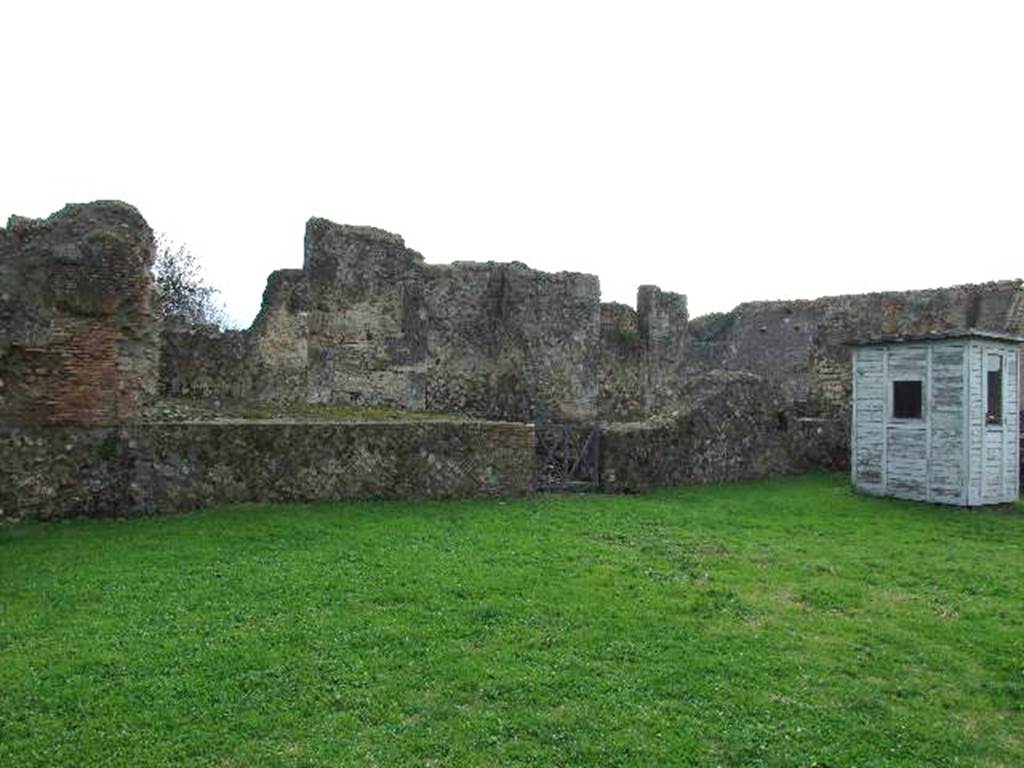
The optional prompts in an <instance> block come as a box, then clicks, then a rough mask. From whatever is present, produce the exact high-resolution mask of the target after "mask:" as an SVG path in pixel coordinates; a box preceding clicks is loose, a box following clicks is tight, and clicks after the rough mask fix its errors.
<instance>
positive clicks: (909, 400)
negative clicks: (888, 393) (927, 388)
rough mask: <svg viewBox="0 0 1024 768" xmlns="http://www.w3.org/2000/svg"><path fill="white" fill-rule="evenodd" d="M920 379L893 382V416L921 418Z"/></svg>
mask: <svg viewBox="0 0 1024 768" xmlns="http://www.w3.org/2000/svg"><path fill="white" fill-rule="evenodd" d="M921 390H922V385H921V382H920V381H894V382H893V383H892V417H893V418H894V419H920V418H921V400H922V397H921Z"/></svg>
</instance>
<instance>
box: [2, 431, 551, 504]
mask: <svg viewBox="0 0 1024 768" xmlns="http://www.w3.org/2000/svg"><path fill="white" fill-rule="evenodd" d="M533 439H534V436H533V427H532V426H531V425H529V424H511V423H500V422H463V421H429V422H400V423H332V424H327V423H308V422H307V423H282V422H238V423H177V424H132V425H124V426H119V427H90V428H83V427H74V426H56V425H54V426H27V427H25V426H23V427H10V426H6V427H0V455H2V456H3V457H4V461H3V462H2V463H0V520H2V519H40V520H46V519H54V518H63V517H74V516H82V515H86V516H105V515H117V516H121V515H138V514H148V513H157V512H180V511H186V510H190V509H195V508H197V507H201V506H208V505H215V504H227V503H234V502H250V501H260V502H289V501H317V500H328V499H350V498H373V497H380V498H395V497H418V498H449V497H474V496H499V495H500V496H506V495H519V494H524V493H527V492H529V490H530V487H531V482H532V473H533V454H534V443H533Z"/></svg>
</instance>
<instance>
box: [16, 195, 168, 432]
mask: <svg viewBox="0 0 1024 768" xmlns="http://www.w3.org/2000/svg"><path fill="white" fill-rule="evenodd" d="M153 255H154V246H153V233H152V231H151V230H150V228H149V226H148V225H147V224H146V222H145V220H144V219H143V218H142V216H141V215H140V214H139V212H138V211H137V210H135V209H134V208H132V207H131V206H129V205H126V204H124V203H120V202H95V203H88V204H84V205H68V206H66V207H65V208H64V209H63V210H61V211H58V212H57V213H55V214H53V215H52V216H50V217H49V218H47V219H40V220H33V219H24V218H19V217H12V218H11V220H10V221H9V223H8V226H7V228H6V229H0V424H83V425H84V424H113V423H117V422H121V421H125V420H130V419H133V418H135V417H137V416H138V415H139V414H140V412H141V409H142V406H143V404H144V403H145V401H146V400H147V398H148V397H150V396H151V395H153V394H154V392H155V388H156V383H157V366H158V353H159V347H158V333H159V318H158V315H157V313H156V312H155V309H154V303H155V294H154V290H153V281H152V276H151V274H150V268H151V266H152V263H153Z"/></svg>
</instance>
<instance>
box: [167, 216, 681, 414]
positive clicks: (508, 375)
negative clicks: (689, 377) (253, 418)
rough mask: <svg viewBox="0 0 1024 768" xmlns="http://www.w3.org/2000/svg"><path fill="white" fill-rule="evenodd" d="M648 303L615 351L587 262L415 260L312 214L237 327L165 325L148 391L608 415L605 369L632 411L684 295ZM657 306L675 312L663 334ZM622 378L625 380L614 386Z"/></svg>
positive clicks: (669, 357) (664, 351)
mask: <svg viewBox="0 0 1024 768" xmlns="http://www.w3.org/2000/svg"><path fill="white" fill-rule="evenodd" d="M652 290H654V291H656V290H657V289H652ZM673 302H674V303H673ZM649 305H650V306H649V309H647V310H645V312H644V315H643V316H644V318H645V327H647V326H650V328H651V329H652V332H651V334H650V339H648V337H647V336H645V337H644V338H643V339H642V350H641V351H640V353H639V354H638V355H636V356H632V355H630V354H625V355H621V356H618V357H616V356H614V354H609V349H610V348H609V346H608V345H607V344H606V343H603V341H602V338H603V336H602V320H601V312H602V310H601V303H600V285H599V283H598V280H597V278H596V277H595V276H593V275H586V274H579V273H573V272H558V273H547V272H541V271H538V270H534V269H530V268H529V267H527V266H526V265H524V264H521V263H518V262H512V263H508V264H498V263H494V262H484V263H476V262H456V263H454V264H451V265H428V264H425V263H424V261H423V258H422V257H421V256H420V255H419V254H418V253H416V252H415V251H412V250H410V249H408V248H407V247H406V246H405V244H404V242H403V241H402V239H401V238H400V237H399V236H397V235H393V234H390V233H387V232H384V231H382V230H378V229H374V228H371V227H352V226H345V225H339V224H333V223H331V222H328V221H326V220H323V219H311V220H310V221H309V223H308V225H307V228H306V240H305V256H304V262H303V268H302V269H301V270H282V271H280V272H275V273H274V274H273V275H271V277H270V280H269V281H268V285H267V290H266V292H265V293H264V298H263V306H262V309H261V311H260V314H259V316H258V317H257V318H256V321H255V322H254V323H253V326H252V327H251V328H250V329H249V330H248V331H245V332H241V333H240V334H230V333H228V334H213V335H211V334H209V333H206V332H196V331H191V330H187V329H169V330H168V331H167V332H165V335H164V342H163V353H164V364H163V366H162V370H161V389H162V391H163V392H164V393H165V394H168V395H180V396H189V397H199V398H204V399H216V398H241V399H245V398H250V399H255V400H277V401H298V402H311V403H331V404H341V405H385V406H396V407H400V408H409V409H415V410H423V409H426V410H432V411H438V412H457V413H466V414H472V415H475V416H479V417H483V418H493V419H507V420H515V421H557V420H573V421H586V420H594V419H596V418H600V417H608V415H607V414H606V413H605V412H604V411H603V410H602V407H603V404H604V403H606V402H611V401H613V400H614V399H615V397H613V396H612V395H610V394H608V393H604V394H602V387H603V386H604V384H603V383H602V382H603V381H604V382H606V383H607V382H610V381H614V382H615V383H614V384H611V385H610V386H612V387H613V388H616V389H617V392H619V393H620V396H621V397H620V399H622V398H626V399H631V400H632V401H636V403H637V407H636V409H635V410H634V411H632V412H635V413H637V414H642V415H645V409H646V408H647V407H648V406H649V405H650V402H654V401H658V402H660V401H661V400H664V396H663V395H662V394H659V395H658V396H657V397H654V398H648V397H647V394H646V392H647V387H648V382H656V383H657V385H658V386H661V387H662V388H663V389H665V388H666V384H665V382H666V381H667V380H668V379H666V378H665V377H664V376H660V375H655V373H654V369H655V367H656V366H659V365H664V364H665V363H666V362H667V361H673V365H674V361H675V360H677V359H680V357H679V356H680V350H681V341H682V340H683V339H684V336H685V334H684V333H683V328H685V298H683V297H677V296H676V295H675V294H667V293H664V294H663V293H661V292H657V296H656V297H654V299H653V300H652V301H651V302H649ZM680 306H681V307H682V313H681V315H680V313H679V307H680ZM648 317H649V322H648V320H647V318H648ZM666 318H671V319H670V322H674V323H676V324H677V328H676V330H677V334H676V336H675V343H676V346H674V345H673V342H672V341H671V340H669V339H668V338H667V337H666V335H665V322H666ZM680 323H681V326H680V325H679V324H680ZM677 346H678V348H677ZM612 366H615V367H618V366H634V367H635V368H636V370H635V372H634V371H618V370H615V371H614V372H612V370H611V367H612ZM669 378H670V377H669ZM633 383H637V384H638V386H639V389H637V390H636V391H635V392H633V391H630V392H629V393H628V394H623V393H626V391H627V389H630V388H631V387H632V385H633ZM624 407H626V406H624ZM628 407H630V408H632V407H633V406H632V404H630V405H629V406H628Z"/></svg>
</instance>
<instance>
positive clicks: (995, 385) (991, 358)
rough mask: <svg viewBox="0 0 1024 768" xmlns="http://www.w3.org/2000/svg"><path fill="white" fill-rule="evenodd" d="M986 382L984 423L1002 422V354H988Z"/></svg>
mask: <svg viewBox="0 0 1024 768" xmlns="http://www.w3.org/2000/svg"><path fill="white" fill-rule="evenodd" d="M985 373H986V379H987V382H986V383H987V384H988V405H987V408H986V409H985V423H986V424H1002V423H1003V356H1002V355H988V356H987V360H986V361H985Z"/></svg>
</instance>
